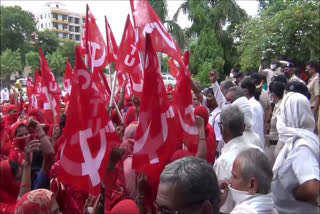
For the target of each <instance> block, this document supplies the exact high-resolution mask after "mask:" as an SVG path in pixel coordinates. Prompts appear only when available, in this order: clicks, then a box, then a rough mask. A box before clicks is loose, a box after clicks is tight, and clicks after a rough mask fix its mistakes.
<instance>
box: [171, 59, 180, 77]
mask: <svg viewBox="0 0 320 214" xmlns="http://www.w3.org/2000/svg"><path fill="white" fill-rule="evenodd" d="M168 65H169V69H170V74H171V75H172V76H173V77H175V78H176V77H177V75H178V73H179V70H178V68H177V66H176V65H175V64H174V59H173V58H172V57H170V59H169V60H168Z"/></svg>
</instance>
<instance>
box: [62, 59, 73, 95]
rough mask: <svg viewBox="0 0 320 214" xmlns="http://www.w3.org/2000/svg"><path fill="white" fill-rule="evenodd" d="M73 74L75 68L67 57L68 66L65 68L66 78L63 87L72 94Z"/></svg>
mask: <svg viewBox="0 0 320 214" xmlns="http://www.w3.org/2000/svg"><path fill="white" fill-rule="evenodd" d="M72 76H73V70H72V67H71V65H70V63H69V60H68V59H67V61H66V68H65V69H64V78H63V85H62V89H63V91H64V92H66V93H67V94H68V95H70V92H71V83H72Z"/></svg>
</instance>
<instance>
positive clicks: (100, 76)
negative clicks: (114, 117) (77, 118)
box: [91, 71, 111, 103]
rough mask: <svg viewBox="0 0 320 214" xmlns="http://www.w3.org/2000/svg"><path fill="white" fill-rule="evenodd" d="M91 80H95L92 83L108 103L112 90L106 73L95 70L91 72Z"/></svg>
mask: <svg viewBox="0 0 320 214" xmlns="http://www.w3.org/2000/svg"><path fill="white" fill-rule="evenodd" d="M91 80H92V82H93V83H92V84H93V85H94V87H96V88H97V90H98V91H99V94H100V96H101V97H102V99H103V100H104V101H105V102H106V103H108V102H109V100H110V96H111V92H110V88H109V85H108V82H107V79H106V76H105V75H104V73H103V72H102V71H94V72H93V73H92V74H91Z"/></svg>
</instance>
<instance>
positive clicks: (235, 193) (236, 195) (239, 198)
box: [228, 185, 253, 204]
mask: <svg viewBox="0 0 320 214" xmlns="http://www.w3.org/2000/svg"><path fill="white" fill-rule="evenodd" d="M228 188H229V191H230V193H231V196H232V199H233V200H234V201H235V202H236V204H240V203H241V202H243V201H245V200H247V199H248V198H251V197H252V196H253V195H250V194H249V193H248V192H245V191H240V190H236V189H233V188H232V187H231V186H230V185H229V186H228Z"/></svg>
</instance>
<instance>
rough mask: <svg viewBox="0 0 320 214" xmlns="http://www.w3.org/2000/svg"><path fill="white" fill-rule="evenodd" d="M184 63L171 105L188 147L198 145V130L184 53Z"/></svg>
mask: <svg viewBox="0 0 320 214" xmlns="http://www.w3.org/2000/svg"><path fill="white" fill-rule="evenodd" d="M184 61H185V64H186V65H187V66H186V67H185V69H183V68H181V69H180V71H179V73H178V75H177V84H176V86H175V90H174V91H173V93H172V95H173V98H172V105H173V108H174V110H175V114H176V119H177V121H178V126H177V129H178V130H179V133H181V138H182V141H183V142H184V144H185V145H186V146H187V147H188V145H189V144H197V143H198V128H197V127H196V124H195V118H194V112H193V106H192V94H191V84H190V81H191V80H190V72H189V70H188V65H189V52H186V53H185V55H184ZM173 66H175V65H173Z"/></svg>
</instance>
